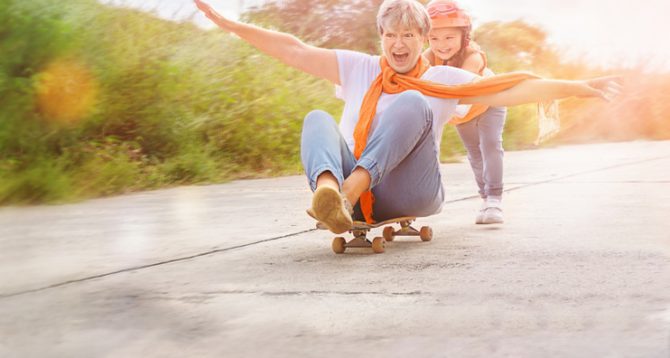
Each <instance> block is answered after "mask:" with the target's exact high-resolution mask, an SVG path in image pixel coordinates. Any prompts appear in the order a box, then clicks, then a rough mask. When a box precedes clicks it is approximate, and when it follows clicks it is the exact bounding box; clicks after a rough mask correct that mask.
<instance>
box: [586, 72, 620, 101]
mask: <svg viewBox="0 0 670 358" xmlns="http://www.w3.org/2000/svg"><path fill="white" fill-rule="evenodd" d="M582 83H583V85H584V94H580V95H579V97H600V98H602V99H604V100H606V101H608V102H611V101H612V99H614V97H616V96H618V95H620V94H621V91H622V90H623V86H622V85H621V77H619V76H607V77H598V78H594V79H592V80H585V81H582Z"/></svg>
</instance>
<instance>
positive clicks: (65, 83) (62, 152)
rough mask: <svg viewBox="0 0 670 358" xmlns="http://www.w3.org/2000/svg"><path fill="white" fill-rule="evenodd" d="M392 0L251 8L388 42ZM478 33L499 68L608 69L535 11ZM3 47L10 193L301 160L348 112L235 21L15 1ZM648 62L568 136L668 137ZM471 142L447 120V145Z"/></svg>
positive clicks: (201, 178) (514, 139) (1, 141)
mask: <svg viewBox="0 0 670 358" xmlns="http://www.w3.org/2000/svg"><path fill="white" fill-rule="evenodd" d="M380 2H381V0H373V1H369V0H326V1H315V0H285V1H282V2H271V3H267V4H266V5H264V6H262V7H260V8H256V9H253V10H252V11H250V12H249V13H247V14H245V15H244V19H246V20H247V21H250V22H254V23H257V24H261V25H263V26H268V27H271V28H275V29H279V30H282V31H287V32H289V33H292V34H295V35H296V36H297V37H299V38H301V39H304V40H306V41H308V42H310V43H312V44H314V45H317V46H323V47H328V48H347V49H356V50H360V51H363V52H367V53H378V42H379V40H378V35H377V33H376V28H375V13H376V11H377V7H378V5H379V3H380ZM307 10H308V11H307ZM91 24H94V26H92V25H91ZM475 39H476V40H477V42H479V43H480V44H481V45H482V47H483V48H484V49H485V50H486V52H487V53H488V55H489V64H490V65H491V67H492V68H493V69H494V70H495V71H497V72H505V71H511V70H532V71H534V72H536V73H539V74H541V75H544V76H552V77H561V78H583V77H588V76H595V75H600V74H602V73H603V71H602V70H600V69H597V68H593V67H592V66H588V65H586V64H584V63H580V62H572V63H565V61H562V60H561V57H560V53H558V52H557V51H555V50H554V49H552V48H551V47H550V46H548V45H547V42H546V34H545V33H544V32H543V31H542V30H541V29H539V28H537V27H535V26H532V25H528V24H526V23H523V22H519V21H516V22H511V23H489V24H484V25H482V26H481V27H480V28H479V29H478V30H477V31H476V33H475ZM0 53H2V54H3V56H0V108H2V110H1V111H0V204H15V203H42V202H62V201H69V200H77V199H81V198H87V197H96V196H103V195H113V194H118V193H125V192H129V191H135V190H145V189H151V188H159V187H165V186H171V185H182V184H193V183H212V182H221V181H225V180H229V179H232V178H243V177H244V178H246V177H257V176H267V175H277V174H285V173H297V172H298V171H299V170H300V160H299V143H300V138H299V136H300V128H301V123H302V121H301V118H303V117H304V115H305V114H306V113H308V112H309V111H310V110H312V109H315V108H320V109H323V110H326V111H328V112H330V113H332V114H333V115H334V116H335V117H339V115H340V112H341V106H342V104H341V102H339V101H338V100H336V99H335V98H334V96H333V87H332V85H331V84H329V83H327V82H325V81H322V80H317V79H314V78H313V77H310V76H308V75H305V74H302V73H299V72H298V71H296V70H293V69H291V68H288V67H287V66H284V65H282V64H280V63H278V62H277V61H275V60H273V59H271V58H269V57H267V56H265V55H262V54H260V53H259V52H258V51H256V50H254V49H252V48H251V47H250V46H248V45H246V44H245V43H243V42H242V41H240V40H239V39H236V38H235V37H234V36H230V35H227V34H224V33H222V32H220V31H216V30H215V31H203V30H200V29H198V28H196V27H195V26H194V25H192V24H190V23H173V22H169V21H165V20H161V19H158V18H155V17H152V16H150V15H147V14H145V13H141V12H139V11H134V10H129V9H123V8H113V7H108V6H104V5H101V4H99V3H98V2H97V1H95V0H69V1H67V2H62V1H57V0H31V1H22V0H3V1H2V2H0ZM642 70H643V68H640V69H632V70H627V71H625V72H624V71H622V72H623V74H624V75H625V76H626V78H627V80H628V86H627V93H626V96H625V99H623V100H621V101H617V102H616V103H613V104H605V103H601V102H598V101H581V100H569V101H565V102H564V103H562V105H561V112H562V125H563V130H562V132H561V134H560V135H559V136H558V137H557V138H556V139H554V142H575V141H593V140H623V139H633V138H650V139H664V138H669V137H670V126H669V125H668V124H667V123H666V122H667V121H665V120H664V114H665V113H667V112H668V106H670V105H668V103H670V101H669V99H670V98H668V93H669V92H668V91H667V90H666V87H667V83H669V81H668V80H670V78H669V77H668V76H667V75H663V76H661V75H648V74H644V73H643V71H642ZM533 112H534V107H533V106H520V107H515V108H511V109H510V110H509V114H508V118H507V123H506V126H505V135H504V136H505V142H504V143H505V147H506V149H516V148H526V147H529V146H531V143H532V142H533V140H534V139H535V133H536V130H537V127H536V124H535V122H536V121H535V120H534V114H533ZM463 153H464V149H463V147H462V145H461V143H460V139H459V138H458V135H457V134H456V131H455V130H454V129H453V128H451V127H448V128H446V129H445V131H444V140H443V142H442V159H443V160H454V158H459V157H460V156H461V155H462V154H463Z"/></svg>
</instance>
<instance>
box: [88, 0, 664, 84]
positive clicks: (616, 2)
mask: <svg viewBox="0 0 670 358" xmlns="http://www.w3.org/2000/svg"><path fill="white" fill-rule="evenodd" d="M99 1H100V2H102V3H108V4H114V5H123V6H131V7H135V8H138V9H144V10H147V11H152V12H155V13H157V14H158V15H159V16H161V17H164V18H169V19H175V20H183V19H185V18H188V17H189V16H191V15H193V14H194V13H196V9H195V5H193V2H192V1H191V0H99ZM263 1H264V0H210V1H209V4H211V5H212V6H213V7H214V8H215V9H216V10H217V11H219V12H220V13H221V14H223V15H224V16H228V17H231V18H235V19H236V18H237V17H238V16H239V13H240V12H241V11H242V10H243V8H244V7H248V6H253V5H259V4H261V3H263ZM458 3H459V4H460V6H461V7H463V8H464V9H465V10H467V11H468V13H470V14H471V15H472V17H473V19H474V22H475V23H474V24H475V26H477V24H481V23H484V22H488V21H512V20H516V19H522V20H524V21H526V22H528V23H531V24H533V25H537V26H539V27H541V28H542V29H544V30H545V31H546V32H547V34H548V36H549V42H550V44H552V45H554V46H556V47H557V48H558V49H560V50H561V51H562V53H564V54H565V55H566V56H567V57H568V58H570V59H574V58H581V59H585V60H587V61H589V62H592V63H594V64H596V65H601V66H604V67H610V66H634V65H637V64H644V65H645V67H646V68H647V70H648V71H656V70H663V71H670V40H668V39H667V36H668V34H670V19H668V15H670V0H636V1H629V0H626V1H624V0H462V1H458ZM193 21H195V22H196V23H197V24H198V25H200V26H202V27H204V28H209V27H213V26H214V25H213V24H211V22H209V21H208V20H207V19H205V18H204V17H203V16H202V15H200V14H196V15H195V16H194V17H193Z"/></svg>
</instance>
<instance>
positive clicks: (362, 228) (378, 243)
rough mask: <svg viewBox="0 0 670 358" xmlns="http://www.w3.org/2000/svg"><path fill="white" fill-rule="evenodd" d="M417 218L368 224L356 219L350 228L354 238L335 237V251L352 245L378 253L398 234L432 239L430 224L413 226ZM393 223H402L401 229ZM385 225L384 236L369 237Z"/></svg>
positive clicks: (322, 227) (401, 218)
mask: <svg viewBox="0 0 670 358" xmlns="http://www.w3.org/2000/svg"><path fill="white" fill-rule="evenodd" d="M415 220H416V217H413V216H404V217H399V218H393V219H388V220H384V221H380V222H378V223H374V224H368V223H366V222H364V221H354V225H353V227H352V228H351V230H349V232H350V233H351V234H352V235H353V236H354V238H353V239H351V240H350V241H347V240H346V239H345V238H344V237H341V236H338V237H336V238H334V239H333V244H332V247H333V252H335V253H336V254H341V253H344V251H345V250H346V249H348V248H350V247H355V248H368V247H370V248H372V251H373V252H374V253H377V254H381V253H383V252H384V244H385V242H386V241H393V239H395V237H396V236H418V237H420V238H421V241H430V240H432V239H433V229H431V228H430V227H429V226H423V227H421V229H420V230H417V229H415V228H413V227H412V226H411V224H412V222H414V221H415ZM393 224H400V229H399V230H394V229H393V226H390V225H393ZM382 226H384V231H382V237H379V236H378V237H375V238H374V239H372V241H370V240H369V239H368V238H367V234H368V233H369V232H370V230H372V229H376V228H379V227H382ZM316 227H317V229H322V230H327V228H326V227H325V226H324V225H323V224H321V223H317V224H316Z"/></svg>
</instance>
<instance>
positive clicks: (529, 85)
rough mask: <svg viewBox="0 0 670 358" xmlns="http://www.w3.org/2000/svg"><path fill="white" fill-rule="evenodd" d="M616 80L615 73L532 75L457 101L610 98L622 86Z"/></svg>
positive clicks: (504, 102)
mask: <svg viewBox="0 0 670 358" xmlns="http://www.w3.org/2000/svg"><path fill="white" fill-rule="evenodd" d="M619 81H620V79H619V77H617V76H609V77H599V78H595V79H592V80H583V81H569V80H550V79H546V80H545V79H531V80H526V81H523V82H521V83H519V84H518V85H516V86H514V87H512V88H510V89H508V90H505V91H502V92H499V93H496V94H491V95H485V96H477V97H470V98H462V99H460V100H459V103H462V104H476V103H481V104H485V105H488V106H494V107H503V106H504V107H507V106H516V105H519V104H525V103H537V102H543V101H549V100H554V99H561V98H567V97H572V96H577V97H599V98H602V99H605V100H607V101H610V100H611V99H612V98H613V97H614V96H616V95H618V94H620V93H621V90H622V87H621V85H620V84H619Z"/></svg>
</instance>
